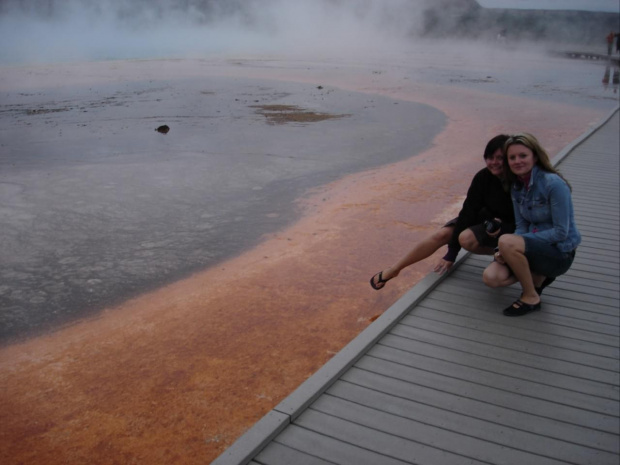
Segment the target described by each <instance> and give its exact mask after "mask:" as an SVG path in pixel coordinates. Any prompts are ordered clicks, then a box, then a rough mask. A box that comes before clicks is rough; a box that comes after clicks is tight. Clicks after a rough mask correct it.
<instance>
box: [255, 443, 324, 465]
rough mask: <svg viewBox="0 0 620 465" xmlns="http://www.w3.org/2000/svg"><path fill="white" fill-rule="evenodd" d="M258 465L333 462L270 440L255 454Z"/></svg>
mask: <svg viewBox="0 0 620 465" xmlns="http://www.w3.org/2000/svg"><path fill="white" fill-rule="evenodd" d="M256 460H257V461H256V462H252V463H256V464H260V465H293V464H295V465H331V464H333V463H335V462H329V461H327V460H323V459H321V458H319V457H317V456H315V455H311V454H307V453H305V452H301V451H298V450H296V449H292V448H290V447H288V446H285V445H283V444H280V443H278V442H275V441H274V442H271V443H270V444H269V446H267V447H266V448H265V449H263V450H262V451H261V452H260V454H258V455H257V456H256Z"/></svg>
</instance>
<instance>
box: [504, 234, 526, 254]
mask: <svg viewBox="0 0 620 465" xmlns="http://www.w3.org/2000/svg"><path fill="white" fill-rule="evenodd" d="M497 247H498V248H499V251H500V252H501V253H502V254H506V253H508V252H511V251H518V252H521V253H524V252H525V241H524V240H523V238H522V237H521V236H517V235H516V234H504V235H502V236H500V237H499V239H498V241H497Z"/></svg>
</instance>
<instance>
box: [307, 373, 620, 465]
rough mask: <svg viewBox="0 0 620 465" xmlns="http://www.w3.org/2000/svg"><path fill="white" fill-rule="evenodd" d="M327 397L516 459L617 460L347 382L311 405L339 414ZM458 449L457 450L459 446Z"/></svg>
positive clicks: (610, 455) (497, 460)
mask: <svg viewBox="0 0 620 465" xmlns="http://www.w3.org/2000/svg"><path fill="white" fill-rule="evenodd" d="M330 396H333V397H334V398H337V399H340V400H341V401H343V402H342V403H343V406H344V408H348V407H349V405H350V404H351V403H352V404H357V405H362V406H365V407H368V408H369V409H370V411H369V412H368V413H369V414H368V418H369V419H374V418H375V410H380V411H383V412H385V413H388V414H391V415H395V416H398V417H403V418H407V419H410V420H414V421H416V422H419V423H421V424H423V425H428V426H430V427H434V428H438V429H443V430H445V431H447V432H451V433H454V434H455V435H456V437H459V436H466V437H471V438H474V439H478V440H482V441H488V442H489V443H490V444H491V445H492V446H494V447H497V446H500V447H502V446H504V447H506V448H509V449H513V451H512V453H513V454H515V455H516V456H517V458H518V459H519V460H524V458H525V456H523V455H521V454H520V453H519V452H525V453H526V454H527V455H530V454H534V455H540V456H547V457H549V458H552V459H555V460H560V461H562V462H563V463H582V464H592V465H598V464H601V463H613V460H614V459H615V458H616V459H617V454H615V453H612V452H607V451H603V450H600V449H594V448H584V447H582V446H579V445H575V444H572V443H570V442H566V441H561V440H558V439H554V438H549V437H543V436H540V435H538V434H533V433H531V432H529V431H522V430H519V429H516V428H511V427H508V426H505V425H501V424H497V423H491V422H488V421H484V420H480V419H478V418H474V417H471V416H467V415H463V414H460V413H456V412H453V411H448V410H445V409H441V408H437V407H435V406H430V405H426V404H423V403H420V402H415V401H412V400H409V399H403V398H400V397H395V396H390V395H388V394H385V393H382V392H379V391H374V390H372V389H367V388H365V387H362V386H357V385H354V384H350V383H344V382H339V383H336V384H335V385H334V386H333V387H332V388H331V389H330V390H329V391H328V395H326V396H324V397H325V398H322V399H321V401H320V402H317V403H316V404H315V405H313V406H312V408H313V409H316V410H319V411H323V412H325V413H329V414H332V415H338V413H337V411H336V409H335V408H334V407H332V406H331V402H330ZM341 408H342V407H341ZM345 418H346V417H345ZM362 420H363V419H362ZM362 420H358V421H362ZM371 421H372V420H371ZM431 440H432V441H433V442H437V441H438V439H434V438H431ZM447 442H448V443H454V442H455V441H454V440H450V441H447ZM478 447H480V448H483V449H484V448H486V445H484V444H482V445H480V446H478ZM457 450H459V451H460V449H457ZM504 450H506V449H500V450H498V451H497V454H495V455H494V456H493V457H491V459H492V460H493V461H492V462H491V463H500V462H501V458H500V457H501V453H502V452H503V451H504ZM486 452H487V453H488V452H491V451H490V450H488V449H487V450H486ZM530 457H531V455H530ZM522 463H523V462H522ZM531 463H534V462H531ZM536 463H537V462H536Z"/></svg>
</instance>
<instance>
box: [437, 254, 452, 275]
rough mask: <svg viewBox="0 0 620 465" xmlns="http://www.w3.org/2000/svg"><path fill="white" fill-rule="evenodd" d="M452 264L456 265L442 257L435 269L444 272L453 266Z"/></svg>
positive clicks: (439, 272) (440, 272)
mask: <svg viewBox="0 0 620 465" xmlns="http://www.w3.org/2000/svg"><path fill="white" fill-rule="evenodd" d="M452 265H454V262H449V261H448V260H444V259H443V258H442V259H441V260H439V262H438V263H437V265H435V269H434V271H435V273H438V274H444V273H445V272H446V271H448V270H449V269H450V268H452Z"/></svg>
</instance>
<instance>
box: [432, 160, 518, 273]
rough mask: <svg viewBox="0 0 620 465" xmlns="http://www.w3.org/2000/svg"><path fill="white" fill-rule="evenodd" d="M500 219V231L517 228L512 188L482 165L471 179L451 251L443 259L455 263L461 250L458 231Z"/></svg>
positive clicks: (459, 232) (452, 239)
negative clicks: (511, 195) (505, 185)
mask: <svg viewBox="0 0 620 465" xmlns="http://www.w3.org/2000/svg"><path fill="white" fill-rule="evenodd" d="M493 218H499V219H500V220H502V231H501V233H502V234H504V233H512V232H514V230H515V224H514V223H515V218H514V212H513V208H512V199H511V198H510V190H509V189H508V190H507V189H506V188H504V185H503V184H502V181H500V179H499V178H498V177H497V176H495V175H493V174H492V173H491V172H490V171H489V170H488V169H487V168H483V169H481V170H480V171H478V173H476V175H475V176H474V179H472V181H471V185H470V186H469V190H468V191H467V197H466V198H465V202H463V208H462V209H461V212H460V213H459V216H458V218H457V220H456V223H455V225H454V232H453V233H452V238H451V239H450V242H449V243H448V253H447V254H446V256H445V257H444V260H447V261H449V262H453V261H455V260H456V256H457V255H458V253H459V251H460V250H461V246H460V244H459V234H461V233H462V232H463V231H465V230H466V229H467V228H469V227H470V226H474V225H476V224H481V223H483V222H484V221H486V220H491V219H493Z"/></svg>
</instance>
